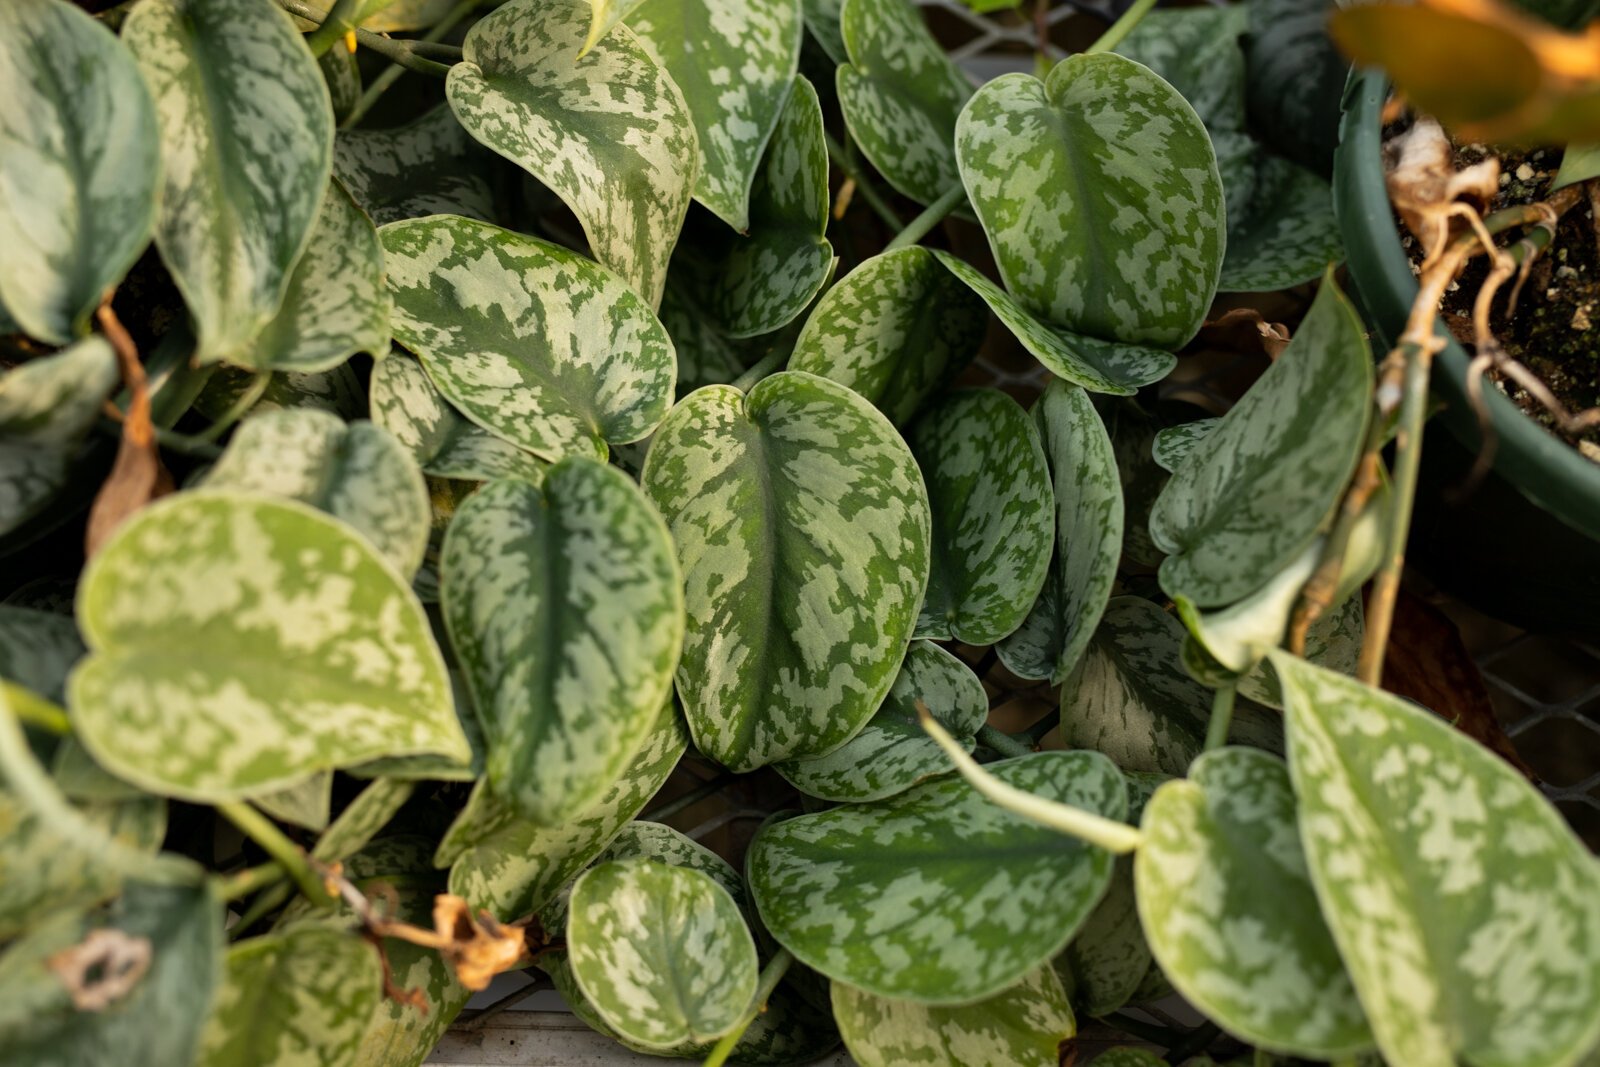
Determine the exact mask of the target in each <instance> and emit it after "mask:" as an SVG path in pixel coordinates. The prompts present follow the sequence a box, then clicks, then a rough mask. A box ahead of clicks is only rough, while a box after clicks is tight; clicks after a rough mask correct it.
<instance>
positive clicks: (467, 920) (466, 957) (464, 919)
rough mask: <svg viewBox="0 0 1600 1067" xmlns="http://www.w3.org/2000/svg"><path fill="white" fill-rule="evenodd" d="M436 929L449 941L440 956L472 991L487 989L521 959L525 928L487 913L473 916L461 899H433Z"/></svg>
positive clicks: (448, 896) (450, 896) (442, 947)
mask: <svg viewBox="0 0 1600 1067" xmlns="http://www.w3.org/2000/svg"><path fill="white" fill-rule="evenodd" d="M433 926H434V930H435V931H436V932H437V933H438V934H439V935H440V936H441V937H443V938H446V939H447V942H448V943H447V944H444V945H441V946H440V949H439V951H440V953H441V954H442V955H443V956H444V958H445V959H446V960H448V961H449V963H450V965H451V966H452V967H454V968H455V972H456V978H457V979H458V980H459V981H460V982H461V984H462V985H464V986H466V987H467V988H468V989H470V990H472V991H473V992H477V991H479V990H482V989H487V988H488V987H489V982H490V981H491V980H492V979H493V978H494V976H495V975H497V974H500V973H501V972H502V971H509V970H511V968H513V967H515V966H516V965H517V962H518V961H519V960H521V959H522V955H523V949H524V947H525V946H524V942H525V938H524V935H523V930H522V927H520V926H505V925H502V924H501V923H500V922H499V921H498V920H496V919H495V917H494V916H492V915H490V914H489V913H488V912H486V911H480V912H479V913H478V915H477V917H473V915H472V912H471V909H470V908H468V906H467V902H466V901H465V900H462V899H461V898H460V897H457V896H452V895H450V894H449V893H440V894H439V895H438V896H437V897H434V899H433Z"/></svg>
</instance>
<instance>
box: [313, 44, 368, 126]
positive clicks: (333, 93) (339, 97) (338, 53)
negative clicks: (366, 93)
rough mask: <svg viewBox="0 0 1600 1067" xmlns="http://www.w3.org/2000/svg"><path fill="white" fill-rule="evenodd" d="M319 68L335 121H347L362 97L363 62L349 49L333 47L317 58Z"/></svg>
mask: <svg viewBox="0 0 1600 1067" xmlns="http://www.w3.org/2000/svg"><path fill="white" fill-rule="evenodd" d="M317 69H318V70H320V71H321V72H322V81H323V84H325V85H327V87H328V101H329V103H330V104H331V105H332V107H333V121H334V122H336V123H337V122H344V121H346V120H347V119H348V118H349V117H350V112H351V111H352V110H353V109H354V108H355V106H356V101H358V100H359V99H360V98H361V64H360V63H359V62H357V60H356V57H355V54H354V53H353V52H351V51H350V50H349V49H347V48H332V49H329V50H328V51H327V52H324V53H323V54H322V55H321V56H320V57H319V58H318V59H317Z"/></svg>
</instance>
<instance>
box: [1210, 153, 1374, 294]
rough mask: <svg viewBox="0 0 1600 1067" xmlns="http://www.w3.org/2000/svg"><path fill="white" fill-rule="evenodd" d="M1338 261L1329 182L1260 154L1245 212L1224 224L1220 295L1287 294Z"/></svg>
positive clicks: (1341, 245) (1341, 255)
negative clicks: (1225, 248) (1225, 236)
mask: <svg viewBox="0 0 1600 1067" xmlns="http://www.w3.org/2000/svg"><path fill="white" fill-rule="evenodd" d="M1343 260H1344V242H1343V240H1342V239H1341V238H1340V236H1339V222H1338V220H1337V219H1335V218H1334V215H1333V190H1332V189H1331V188H1330V187H1329V186H1328V183H1327V182H1325V181H1323V180H1322V179H1321V178H1319V177H1317V176H1316V175H1315V174H1313V173H1311V172H1310V171H1308V170H1306V169H1304V168H1302V167H1300V166H1297V165H1296V164H1294V163H1290V162H1289V161H1288V160H1286V159H1279V158H1278V157H1277V156H1269V155H1266V154H1264V153H1262V154H1261V155H1260V156H1259V160H1258V162H1257V164H1256V176H1255V182H1254V191H1253V192H1252V194H1251V196H1250V202H1249V206H1248V208H1247V210H1246V211H1245V213H1244V214H1243V215H1242V216H1239V217H1234V216H1230V217H1229V220H1228V254H1227V257H1226V258H1225V259H1224V260H1223V263H1222V281H1221V283H1220V285H1219V288H1220V290H1221V291H1222V292H1228V293H1240V292H1245V293H1256V292H1271V291H1273V290H1276V289H1287V288H1289V287H1290V286H1293V285H1299V284H1301V283H1302V282H1309V281H1311V280H1312V279H1314V278H1316V277H1317V276H1318V275H1320V274H1322V273H1323V272H1325V271H1326V270H1328V268H1329V267H1330V266H1332V265H1334V264H1337V263H1340V262H1342V261H1343Z"/></svg>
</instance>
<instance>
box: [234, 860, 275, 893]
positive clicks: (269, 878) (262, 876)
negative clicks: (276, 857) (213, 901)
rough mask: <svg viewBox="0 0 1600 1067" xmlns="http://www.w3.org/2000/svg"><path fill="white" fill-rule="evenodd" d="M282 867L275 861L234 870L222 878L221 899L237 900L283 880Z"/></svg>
mask: <svg viewBox="0 0 1600 1067" xmlns="http://www.w3.org/2000/svg"><path fill="white" fill-rule="evenodd" d="M283 879H284V872H283V868H282V867H280V866H278V865H277V864H276V863H262V864H259V865H257V866H255V867H246V868H245V869H244V870H242V871H236V872H234V873H233V874H230V875H228V876H227V877H226V878H224V879H223V880H222V888H221V894H222V899H223V900H238V899H239V898H240V897H247V896H249V895H250V894H251V893H254V892H257V891H259V890H262V889H265V888H267V887H268V886H272V885H277V884H278V883H279V882H281V881H283Z"/></svg>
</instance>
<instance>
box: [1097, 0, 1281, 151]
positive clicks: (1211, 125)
mask: <svg viewBox="0 0 1600 1067" xmlns="http://www.w3.org/2000/svg"><path fill="white" fill-rule="evenodd" d="M1250 10H1251V9H1250V8H1249V7H1248V6H1247V5H1243V4H1241V5H1238V6H1236V7H1187V8H1177V9H1170V8H1169V9H1164V10H1158V11H1152V12H1150V13H1149V14H1148V15H1146V16H1145V17H1144V18H1142V19H1140V20H1139V24H1138V25H1137V26H1135V27H1134V28H1133V31H1132V32H1131V33H1129V34H1128V36H1127V37H1125V38H1123V40H1122V43H1121V44H1119V45H1117V52H1118V54H1120V55H1124V56H1126V57H1128V58H1129V59H1131V60H1133V61H1134V62H1135V63H1141V64H1143V65H1144V66H1146V67H1149V68H1150V69H1151V70H1152V71H1154V72H1155V73H1156V74H1157V75H1159V76H1160V77H1161V78H1162V79H1163V80H1164V81H1165V82H1166V83H1167V84H1168V85H1170V86H1172V87H1173V88H1174V89H1176V90H1177V91H1178V92H1179V93H1182V94H1183V98H1184V99H1185V100H1187V101H1189V105H1190V106H1191V107H1193V108H1194V110H1195V114H1196V115H1198V116H1199V118H1200V121H1201V122H1203V123H1205V125H1206V128H1207V129H1212V130H1243V129H1244V127H1245V99H1244V53H1243V52H1242V51H1241V50H1240V48H1239V38H1240V37H1241V36H1242V35H1243V34H1244V32H1245V30H1246V29H1247V28H1248V26H1249V19H1250Z"/></svg>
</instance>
